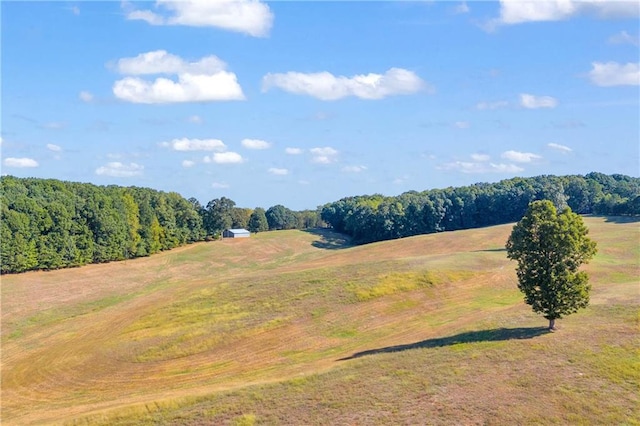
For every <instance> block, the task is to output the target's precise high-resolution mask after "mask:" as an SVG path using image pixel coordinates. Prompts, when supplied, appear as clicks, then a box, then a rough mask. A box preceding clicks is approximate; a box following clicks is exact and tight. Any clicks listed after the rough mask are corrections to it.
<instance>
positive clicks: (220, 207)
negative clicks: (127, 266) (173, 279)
mask: <svg viewBox="0 0 640 426" xmlns="http://www.w3.org/2000/svg"><path fill="white" fill-rule="evenodd" d="M0 191H1V192H0V204H1V215H2V216H1V221H0V231H1V232H0V250H1V262H2V263H1V272H2V273H3V274H4V273H10V272H23V271H29V270H36V269H43V270H49V269H59V268H66V267H72V266H80V265H85V264H88V263H101V262H109V261H114V260H123V259H131V258H134V257H140V256H148V255H150V254H153V253H157V252H159V251H161V250H168V249H171V248H174V247H177V246H180V245H183V244H187V243H192V242H195V241H202V240H205V239H215V238H218V237H219V236H220V234H221V233H222V231H223V230H224V229H227V228H232V227H234V228H247V229H249V230H251V231H253V232H259V231H267V230H274V229H291V228H311V227H317V226H319V225H320V224H321V223H320V219H319V213H318V212H316V211H302V212H294V211H291V210H289V209H287V208H286V207H284V206H281V205H277V206H273V207H271V208H269V209H268V210H266V211H265V210H264V209H262V208H256V209H245V208H238V207H236V206H235V203H234V202H233V201H232V200H230V199H228V198H225V197H222V198H220V199H215V200H212V201H210V202H209V203H208V204H207V205H206V206H201V205H200V203H199V202H198V201H197V200H196V199H194V198H191V199H189V200H186V199H185V198H183V197H182V196H181V195H180V194H177V193H175V192H169V193H165V192H161V191H156V190H153V189H149V188H137V187H126V188H125V187H119V186H96V185H92V184H86V183H74V182H62V181H59V180H54V179H35V178H27V179H21V178H16V177H12V176H3V177H1V178H0Z"/></svg>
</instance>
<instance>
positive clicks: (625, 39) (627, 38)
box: [609, 31, 640, 46]
mask: <svg viewBox="0 0 640 426" xmlns="http://www.w3.org/2000/svg"><path fill="white" fill-rule="evenodd" d="M609 43H611V44H632V45H634V46H638V45H640V41H639V40H638V36H632V35H631V34H629V33H628V32H626V31H620V32H619V33H617V34H614V35H612V36H611V37H609Z"/></svg>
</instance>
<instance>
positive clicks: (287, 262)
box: [2, 217, 640, 424]
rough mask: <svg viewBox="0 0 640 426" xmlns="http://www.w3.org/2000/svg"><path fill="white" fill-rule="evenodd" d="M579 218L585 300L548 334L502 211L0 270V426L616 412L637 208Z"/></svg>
mask: <svg viewBox="0 0 640 426" xmlns="http://www.w3.org/2000/svg"><path fill="white" fill-rule="evenodd" d="M586 223H587V225H588V226H589V228H590V231H591V234H590V235H591V237H592V238H593V239H594V240H596V241H597V242H598V244H599V253H598V255H597V256H596V258H595V259H594V261H593V262H592V263H591V264H590V265H588V267H587V268H586V269H587V270H588V271H589V272H590V275H591V277H592V283H593V286H594V291H593V296H592V305H591V306H590V307H589V308H588V309H587V310H585V311H583V312H581V313H579V314H576V315H574V316H571V317H568V318H567V319H564V320H561V321H559V325H560V327H561V330H560V332H558V333H553V334H548V333H546V331H545V330H544V329H543V328H542V326H544V325H545V320H544V319H542V318H540V317H538V316H535V315H534V314H532V313H531V312H530V310H529V308H528V307H527V306H526V305H524V304H523V303H522V301H521V300H522V297H521V295H520V294H519V292H518V290H517V288H516V279H515V273H514V267H515V265H514V264H513V263H510V262H509V261H508V260H507V259H506V255H505V252H504V250H503V246H504V242H505V241H506V239H507V236H508V234H509V232H510V230H511V225H504V226H496V227H490V228H482V229H475V230H467V231H456V232H450V233H443V234H432V235H426V236H420V237H413V238H407V239H401V240H393V241H388V242H384V243H376V244H370V245H367V246H358V247H351V246H349V245H348V243H347V242H346V241H344V240H342V239H341V237H340V236H339V235H337V234H332V233H330V232H328V231H323V232H316V233H310V232H301V231H279V232H271V233H264V234H257V235H255V236H254V237H252V238H251V239H248V240H235V241H234V240H226V241H222V242H212V243H199V244H195V245H192V246H188V247H183V248H180V249H176V250H173V251H170V252H164V253H161V254H158V255H156V256H153V257H150V258H142V259H136V260H130V261H126V262H119V263H111V264H102V265H90V266H86V267H83V268H78V269H71V270H60V271H52V272H46V273H45V272H30V273H25V274H21V275H12V276H6V277H3V279H2V423H3V424H38V423H45V424H46V423H63V422H71V423H76V421H77V422H79V423H81V424H84V423H86V422H89V423H104V424H114V423H118V422H119V423H122V424H140V423H145V422H146V423H150V424H152V423H154V424H157V423H176V424H178V423H215V424H224V423H234V422H235V423H238V422H240V423H241V422H248V423H251V422H252V421H257V422H258V423H260V422H264V423H271V424H274V423H275V424H278V423H288V424H314V423H315V424H326V423H327V421H328V422H330V423H340V424H345V423H349V424H350V423H355V424H357V423H366V424H371V423H373V424H375V423H380V424H388V423H389V422H392V423H450V422H451V421H452V420H455V421H457V422H461V423H484V422H513V421H516V422H531V421H538V422H540V421H543V422H560V423H566V422H575V421H587V420H588V421H595V422H596V423H611V422H613V423H621V422H626V423H633V419H637V418H639V416H638V414H640V413H638V405H637V402H638V400H637V396H636V395H637V391H638V380H640V373H639V371H638V364H637V361H635V360H636V356H637V347H638V333H637V331H638V325H639V324H638V302H639V297H638V296H639V295H638V268H639V266H640V265H639V259H640V252H639V248H638V244H637V243H638V237H639V232H638V223H637V222H629V221H625V220H623V219H616V218H610V219H604V218H599V217H588V218H586ZM634 351H635V352H634Z"/></svg>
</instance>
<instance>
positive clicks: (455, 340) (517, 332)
mask: <svg viewBox="0 0 640 426" xmlns="http://www.w3.org/2000/svg"><path fill="white" fill-rule="evenodd" d="M547 333H549V329H548V328H547V327H520V328H494V329H492V330H479V331H467V332H465V333H460V334H456V335H454V336H449V337H438V338H435V339H427V340H423V341H421V342H415V343H409V344H406V345H396V346H387V347H386V348H378V349H370V350H368V351H362V352H356V353H354V354H353V355H351V356H348V357H345V358H340V359H338V360H337V361H347V360H349V359H355V358H360V357H363V356H369V355H377V354H384V353H392V352H403V351H408V350H411V349H420V348H440V347H443V346H452V345H457V344H459V343H476V342H498V341H502V340H520V339H531V338H533V337H538V336H541V335H543V334H547Z"/></svg>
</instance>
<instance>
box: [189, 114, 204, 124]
mask: <svg viewBox="0 0 640 426" xmlns="http://www.w3.org/2000/svg"><path fill="white" fill-rule="evenodd" d="M187 121H188V122H189V123H193V124H202V122H203V121H204V120H202V117H200V116H199V115H192V116H191V117H189V118H187Z"/></svg>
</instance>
